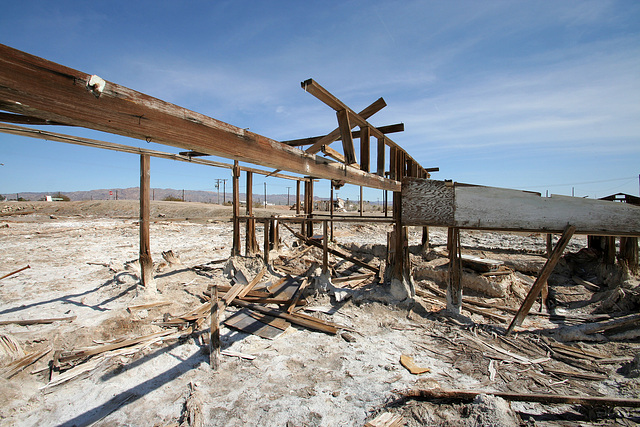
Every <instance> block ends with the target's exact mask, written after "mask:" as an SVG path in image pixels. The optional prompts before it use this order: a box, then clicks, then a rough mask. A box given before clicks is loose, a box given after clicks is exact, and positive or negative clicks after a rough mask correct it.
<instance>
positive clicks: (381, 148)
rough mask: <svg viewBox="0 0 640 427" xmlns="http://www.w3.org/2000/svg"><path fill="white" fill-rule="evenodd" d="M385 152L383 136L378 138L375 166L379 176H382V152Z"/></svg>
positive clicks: (383, 159) (383, 167) (383, 166)
mask: <svg viewBox="0 0 640 427" xmlns="http://www.w3.org/2000/svg"><path fill="white" fill-rule="evenodd" d="M384 152H385V144H384V137H382V138H378V158H377V166H378V168H377V169H378V170H377V171H376V172H377V175H379V176H384V169H385V158H384V154H385V153H384Z"/></svg>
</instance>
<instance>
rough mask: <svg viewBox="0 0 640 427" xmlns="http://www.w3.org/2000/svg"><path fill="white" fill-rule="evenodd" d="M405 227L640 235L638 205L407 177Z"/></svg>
mask: <svg viewBox="0 0 640 427" xmlns="http://www.w3.org/2000/svg"><path fill="white" fill-rule="evenodd" d="M402 193H403V204H402V210H403V212H402V220H403V224H404V225H423V226H425V225H426V226H429V225H432V226H441V227H457V228H463V229H464V228H467V229H479V230H504V231H531V232H546V233H558V234H560V233H562V232H563V231H564V229H565V227H566V225H567V224H568V223H570V224H572V225H574V226H575V227H576V233H579V234H591V235H597V234H601V235H616V236H625V235H626V236H640V207H639V206H633V205H629V204H627V203H612V202H609V201H602V200H592V199H583V198H579V197H568V196H555V195H554V196H552V197H540V195H539V194H538V193H531V192H526V191H519V190H511V189H505V188H496V187H481V186H470V185H465V184H458V183H456V184H454V183H451V182H446V181H437V180H431V179H406V180H405V181H404V182H403V186H402Z"/></svg>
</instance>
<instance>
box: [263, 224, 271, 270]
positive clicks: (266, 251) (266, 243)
mask: <svg viewBox="0 0 640 427" xmlns="http://www.w3.org/2000/svg"><path fill="white" fill-rule="evenodd" d="M270 223H271V221H270V220H268V219H265V220H264V264H265V265H269V225H270Z"/></svg>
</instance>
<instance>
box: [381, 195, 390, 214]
mask: <svg viewBox="0 0 640 427" xmlns="http://www.w3.org/2000/svg"><path fill="white" fill-rule="evenodd" d="M388 197H389V192H388V191H387V190H382V203H383V204H384V207H383V208H382V209H383V210H384V217H385V218H387V217H388V216H389V206H388V204H389V200H387V199H388Z"/></svg>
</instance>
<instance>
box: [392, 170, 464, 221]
mask: <svg viewBox="0 0 640 427" xmlns="http://www.w3.org/2000/svg"><path fill="white" fill-rule="evenodd" d="M402 223H403V224H404V225H433V226H441V227H451V226H453V225H454V189H453V187H451V186H449V185H447V184H446V183H445V182H444V181H436V180H431V179H405V180H404V181H403V182H402Z"/></svg>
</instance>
